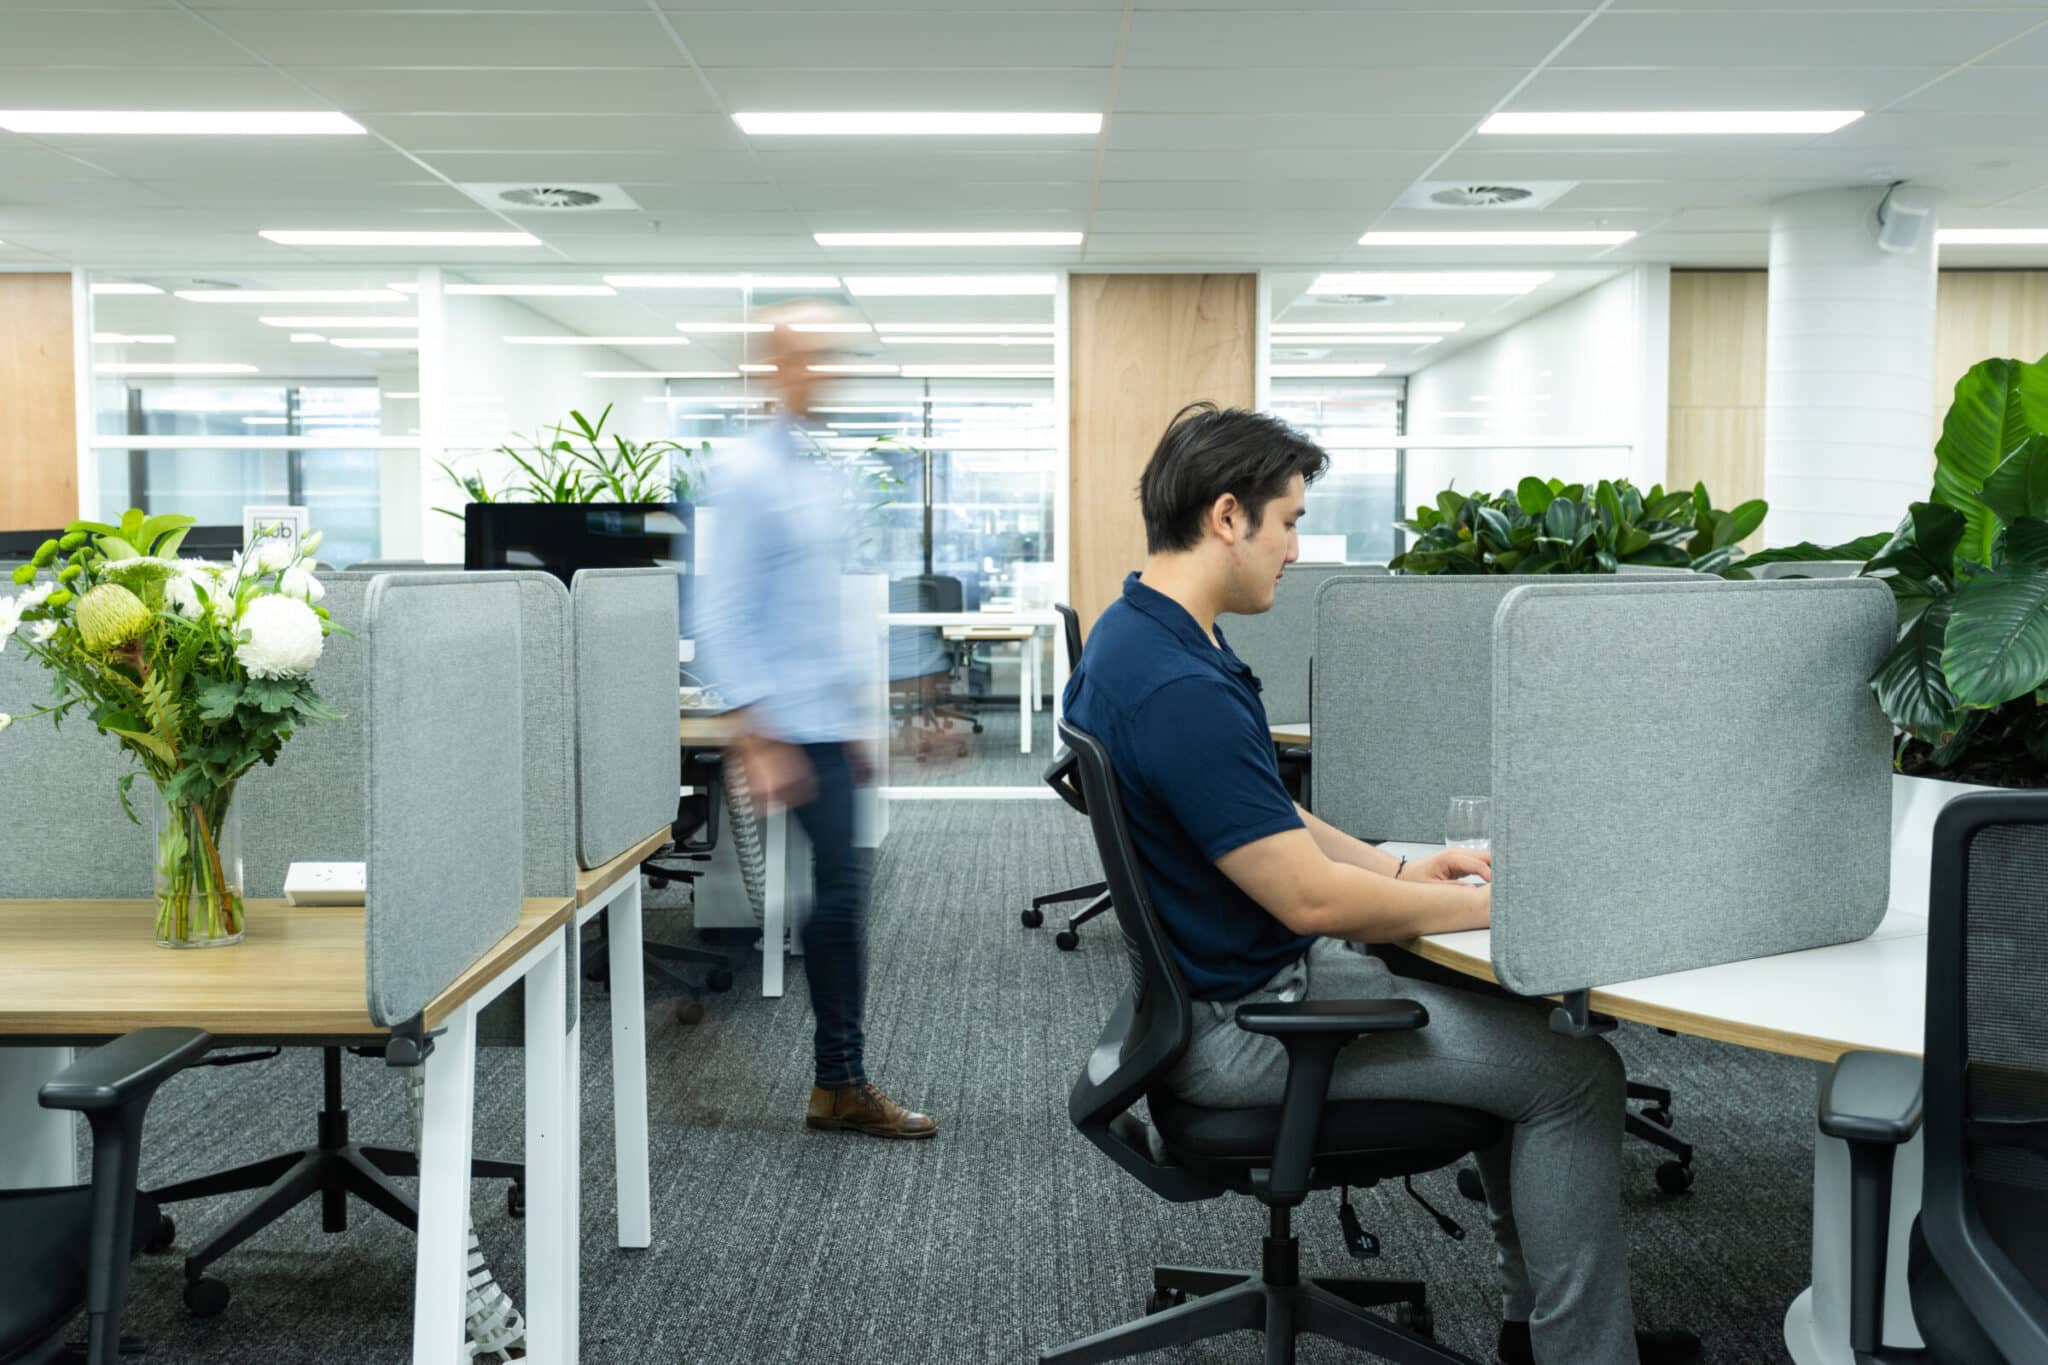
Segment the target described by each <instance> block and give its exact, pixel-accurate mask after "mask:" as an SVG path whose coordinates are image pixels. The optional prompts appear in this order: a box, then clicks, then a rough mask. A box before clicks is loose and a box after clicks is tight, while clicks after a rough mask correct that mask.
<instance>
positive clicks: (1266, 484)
mask: <svg viewBox="0 0 2048 1365" xmlns="http://www.w3.org/2000/svg"><path fill="white" fill-rule="evenodd" d="M1328 463H1329V460H1328V457H1327V456H1326V455H1325V454H1324V453H1323V451H1322V450H1321V448H1319V447H1318V446H1317V445H1315V443H1314V442H1312V441H1310V440H1308V439H1307V438H1306V437H1304V436H1302V435H1301V434H1300V433H1298V432H1296V431H1295V430H1293V429H1292V428H1291V427H1289V426H1287V424H1286V423H1284V422H1281V421H1279V420H1278V419H1277V418H1273V417H1268V416H1265V415H1264V414H1261V413H1253V412H1244V411H1239V410H1225V411H1218V410H1217V409H1216V408H1215V406H1214V405H1213V404H1208V403H1198V404H1193V405H1191V406H1189V407H1188V408H1185V409H1183V410H1182V412H1181V413H1180V415H1179V416H1178V417H1176V418H1175V419H1174V421H1173V424H1172V425H1171V426H1170V427H1169V428H1168V429H1167V432H1166V434H1165V436H1164V437H1162V438H1161V439H1160V442H1159V446H1158V449H1157V450H1155V451H1154V452H1153V455H1152V459H1151V462H1150V463H1149V464H1147V465H1146V467H1145V473H1144V476H1143V478H1142V479H1141V480H1140V482H1139V485H1138V499H1139V502H1140V504H1141V507H1142V510H1143V513H1144V518H1145V541H1146V549H1147V552H1148V557H1147V559H1146V561H1145V568H1144V571H1143V572H1142V573H1134V574H1132V575H1130V577H1129V578H1127V579H1125V580H1124V591H1123V596H1122V598H1121V599H1119V600H1118V601H1116V602H1113V603H1111V604H1110V606H1109V607H1108V609H1107V610H1105V611H1104V612H1103V613H1102V616H1101V618H1100V619H1099V620H1098V621H1096V623H1095V628H1094V630H1093V631H1092V632H1091V633H1090V634H1089V636H1088V645H1087V649H1086V651H1085V652H1084V653H1083V655H1082V657H1081V661H1080V664H1079V666H1078V667H1077V668H1076V669H1075V672H1074V676H1073V678H1072V680H1071V681H1070V682H1069V683H1068V685H1067V692H1066V715H1067V718H1068V719H1069V720H1070V721H1072V722H1073V723H1074V724H1075V725H1077V726H1079V727H1080V728H1081V729H1082V730H1085V731H1087V732H1088V733H1090V734H1092V735H1094V736H1095V737H1096V738H1097V739H1099V740H1100V741H1101V742H1102V744H1103V745H1104V747H1105V748H1107V749H1108V751H1109V756H1110V761H1111V763H1112V764H1113V765H1114V767H1115V769H1116V774H1117V779H1118V786H1119V788H1120V791H1121V795H1122V798H1123V807H1124V815H1125V818H1126V820H1127V822H1128V824H1129V826H1130V834H1131V843H1132V845H1133V847H1134V848H1135V849H1136V851H1137V854H1138V861H1139V864H1140V867H1141V870H1142V873H1143V875H1144V877H1145V879H1146V885H1147V887H1148V888H1149V889H1150V891H1151V893H1152V901H1153V904H1154V906H1155V907H1156V908H1157V910H1158V912H1159V917H1160V919H1161V920H1162V921H1163V922H1164V925H1165V929H1166V938H1167V942H1168V944H1169V946H1170V947H1171V949H1172V952H1173V955H1174V959H1175V960H1176V962H1178V964H1179V966H1180V969H1181V972H1182V974H1183V975H1184V976H1185V977H1186V979H1187V984H1188V988H1189V990H1190V992H1191V993H1192V994H1193V996H1194V997H1195V1002H1196V1003H1195V1013H1194V1032H1193V1037H1192V1039H1191V1041H1190V1043H1189V1045H1188V1050H1187V1053H1186V1055H1185V1056H1184V1057H1183V1058H1182V1060H1181V1062H1180V1065H1179V1067H1178V1069H1177V1070H1176V1072H1175V1074H1174V1077H1173V1079H1172V1085H1173V1087H1174V1089H1175V1090H1176V1091H1177V1092H1179V1093H1180V1094H1181V1095H1182V1096H1184V1097H1185V1098H1187V1099H1189V1100H1191V1101H1194V1102H1196V1103H1199V1104H1204V1105H1212V1106H1216V1107H1220V1108H1228V1107H1239V1106H1248V1105H1270V1104H1278V1103H1279V1102H1280V1095H1281V1090H1282V1087H1283V1085H1284V1083H1285V1081H1286V1075H1287V1057H1286V1053H1285V1051H1284V1050H1283V1049H1282V1048H1281V1046H1280V1044H1279V1043H1278V1042H1277V1041H1276V1040H1275V1039H1272V1038H1270V1037H1264V1036H1261V1035H1258V1034H1253V1033H1247V1032H1245V1031H1244V1030H1242V1029H1239V1028H1237V1027H1236V1024H1235V1020H1234V1017H1233V1016H1234V1012H1235V1010H1236V1008H1237V1006H1238V1005H1240V1004H1243V1003H1245V1002H1247V1001H1267V1000H1298V999H1304V998H1307V999H1325V1000H1337V999H1374V998H1385V997H1389V996H1401V997H1405V998H1408V999H1412V1000H1418V1001H1420V1002H1421V1003H1422V1004H1423V1005H1424V1006H1425V1007H1426V1008H1427V1009H1428V1011H1429V1025H1428V1027H1426V1028H1423V1029H1421V1030H1418V1031H1416V1032H1413V1033H1393V1034H1382V1035H1376V1036H1374V1037H1373V1038H1372V1039H1370V1040H1369V1041H1365V1042H1362V1043H1359V1044H1354V1045H1353V1046H1351V1047H1348V1048H1346V1049H1345V1050H1344V1051H1343V1052H1342V1053H1341V1054H1340V1055H1339V1056H1338V1058H1337V1066H1336V1071H1335V1074H1334V1075H1333V1076H1332V1078H1331V1081H1330V1098H1331V1099H1333V1100H1357V1099H1398V1100H1431V1101H1438V1102H1442V1103H1447V1104H1458V1105H1464V1106H1468V1107H1470V1108H1474V1109H1481V1110H1485V1111H1486V1112H1488V1113H1491V1114H1497V1115H1499V1116H1500V1117H1502V1118H1504V1119H1507V1120H1509V1121H1510V1122H1511V1124H1512V1126H1511V1127H1510V1129H1509V1132H1508V1136H1507V1137H1506V1138H1504V1139H1502V1141H1501V1142H1500V1143H1499V1145H1498V1146H1496V1147H1495V1148H1493V1149H1491V1150H1489V1151H1485V1152H1479V1153H1475V1154H1474V1156H1475V1159H1476V1160H1477V1162H1478V1165H1479V1170H1480V1174H1481V1176H1482V1177H1483V1178H1484V1179H1485V1182H1486V1193H1487V1209H1488V1213H1489V1216H1490V1220H1491V1223H1492V1226H1493V1232H1494V1239H1495V1241H1496V1243H1497V1244H1498V1247H1499V1257H1498V1263H1499V1267H1500V1275H1501V1281H1502V1288H1503V1304H1502V1307H1503V1314H1502V1316H1503V1318H1504V1322H1503V1325H1502V1327H1501V1334H1500V1343H1499V1357H1500V1360H1501V1362H1502V1365H1534V1362H1542V1365H1636V1362H1638V1361H1640V1362H1642V1365H1676V1363H1677V1362H1683V1361H1690V1360H1695V1359H1697V1358H1698V1355H1699V1341H1698V1339H1697V1338H1695V1337H1693V1336H1692V1335H1690V1334H1689V1333H1684V1332H1642V1333H1638V1332H1636V1331H1635V1330H1634V1320H1633V1315H1632V1312H1631V1309H1630V1304H1629V1287H1628V1257H1627V1252H1626V1248H1625V1246H1624V1243H1623V1241H1622V1236H1621V1225H1620V1182H1619V1173H1618V1170H1619V1165H1620V1148H1621V1136H1622V1115H1623V1099H1624V1092H1625V1087H1626V1082H1625V1080H1624V1077H1623V1074H1622V1067H1621V1060H1620V1058H1619V1057H1618V1056H1616V1054H1615V1052H1614V1050H1613V1049H1612V1048H1611V1047H1609V1046H1608V1045H1607V1043H1606V1042H1605V1041H1603V1040H1601V1039H1598V1038H1566V1037H1563V1036H1561V1035H1559V1034H1555V1033H1553V1032H1551V1031H1550V1027H1549V1024H1548V1022H1547V1020H1546V1018H1545V1016H1544V1014H1543V1013H1542V1011H1540V1010H1538V1009H1535V1008H1531V1007H1528V1006H1525V1005H1523V1004H1521V1003H1519V1002H1515V1001H1510V1000H1506V999H1500V998H1496V997H1492V996H1486V995H1481V994H1478V993H1476V992H1470V991H1463V990H1458V989H1455V988H1451V987H1445V986H1438V985H1433V984H1430V983H1426V982H1421V981H1416V980H1413V979H1410V978H1396V977H1395V976H1394V975H1393V973H1392V972H1391V971H1389V970H1388V968H1387V967H1386V965H1385V964H1384V963H1382V962H1381V961H1380V960H1379V959H1378V958H1375V957H1372V956H1369V955H1367V954H1365V953H1363V952H1359V951H1354V950H1353V949H1351V948H1350V947H1349V946H1347V942H1346V941H1349V942H1350V943H1388V942H1397V941H1400V940H1403V939H1407V938H1411V937H1414V936H1415V935H1418V934H1431V933H1441V932H1445V931H1448V930H1453V929H1479V928H1484V927H1485V926H1486V924H1487V922H1488V913H1489V906H1490V897H1491V888H1490V887H1488V886H1485V885H1479V886H1472V885H1467V884H1465V883H1464V882H1462V881H1461V880H1460V878H1462V877H1465V876H1469V875H1477V876H1479V877H1482V878H1484V877H1487V876H1489V875H1490V872H1491V866H1490V859H1489V855H1487V854H1485V853H1479V852H1474V851H1471V850H1466V849H1446V850H1444V851H1443V852H1441V853H1438V854H1435V855H1433V856H1431V857H1429V858H1426V859H1422V860H1419V861H1404V860H1401V859H1397V858H1394V857H1392V856H1390V855H1388V854H1385V853H1382V852H1380V851H1379V850H1378V849H1376V848H1373V847H1371V846H1370V845H1368V844H1365V843H1362V842H1360V841H1359V840H1357V839H1354V838H1352V837H1351V836H1349V835H1347V834H1344V833H1343V832H1342V831H1340V830H1337V829H1335V828H1334V827H1332V826H1330V825H1328V824H1326V823H1324V822H1323V821H1321V820H1318V819H1317V818H1316V817H1315V816H1313V815H1311V814H1309V813H1308V812H1307V811H1305V810H1303V809H1301V808H1300V807H1299V806H1297V805H1295V804H1294V802H1293V800H1292V799H1290V798H1289V796H1288V795H1287V790H1286V788H1285V786H1283V785H1282V783H1281V780H1280V771H1279V767H1278V764H1277V763H1276V762H1275V759H1274V752H1273V742H1272V737H1271V734H1270V733H1269V731H1268V729H1267V721H1266V711H1265V707H1264V705H1263V704H1262V703H1261V702H1260V700H1259V680H1258V679H1257V678H1255V677H1253V676H1252V672H1251V670H1250V669H1249V668H1247V667H1246V666H1245V664H1244V662H1243V660H1241V659H1239V658H1238V657H1237V656H1236V655H1235V654H1233V653H1231V651H1230V646H1229V644H1228V642H1227V641H1226V640H1225V639H1224V636H1223V632H1222V630H1220V629H1219V628H1218V627H1217V624H1216V618H1217V617H1219V616H1222V615H1226V614H1230V613H1236V614H1238V615H1251V614H1254V613H1257V612H1262V611H1266V610H1267V609H1269V608H1270V607H1271V606H1272V605H1273V590H1274V586H1275V585H1276V584H1277V583H1278V582H1279V581H1280V576H1281V574H1282V573H1283V572H1284V571H1285V570H1286V567H1287V566H1288V565H1289V564H1291V563H1293V562H1294V559H1295V557H1296V554H1297V543H1296V539H1295V523H1296V522H1297V521H1299V520H1300V518H1301V515H1302V512H1303V499H1304V495H1305V492H1306V488H1307V485H1308V483H1309V481H1311V480H1313V479H1315V478H1316V477H1317V476H1318V475H1320V474H1321V473H1322V472H1323V471H1324V469H1325V468H1326V467H1327V466H1328Z"/></svg>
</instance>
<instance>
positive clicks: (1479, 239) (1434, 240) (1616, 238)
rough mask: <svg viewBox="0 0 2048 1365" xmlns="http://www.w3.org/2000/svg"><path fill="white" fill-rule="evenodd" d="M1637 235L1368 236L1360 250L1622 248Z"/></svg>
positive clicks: (1575, 232) (1361, 241)
mask: <svg viewBox="0 0 2048 1365" xmlns="http://www.w3.org/2000/svg"><path fill="white" fill-rule="evenodd" d="M1634 236H1635V234H1634V233H1633V232H1599V231H1578V230H1557V231H1550V230H1545V231H1526V230H1514V231H1495V232H1368V233H1366V234H1365V235H1364V236H1363V237H1360V238H1359V239H1358V244H1359V245H1360V246H1618V245H1620V244H1621V243H1622V242H1626V241H1628V240H1629V239H1630V238H1632V237H1634Z"/></svg>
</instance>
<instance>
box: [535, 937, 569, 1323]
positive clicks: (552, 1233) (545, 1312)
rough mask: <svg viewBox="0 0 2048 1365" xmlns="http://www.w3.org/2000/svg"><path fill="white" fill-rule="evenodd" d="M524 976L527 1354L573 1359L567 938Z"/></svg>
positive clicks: (556, 938) (558, 939) (557, 941)
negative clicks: (569, 1199)
mask: <svg viewBox="0 0 2048 1365" xmlns="http://www.w3.org/2000/svg"><path fill="white" fill-rule="evenodd" d="M575 932H576V928H575V925H574V923H573V922H572V923H571V924H570V925H569V926H567V928H565V929H564V931H563V932H562V933H561V934H557V935H556V936H555V947H554V949H553V951H551V952H549V953H548V954H547V955H546V956H545V957H543V958H542V959H541V960H540V961H539V962H536V963H535V964H534V965H533V968H532V970H530V971H529V972H527V974H526V1190H527V1201H526V1353H527V1355H528V1356H530V1357H532V1358H533V1359H535V1360H537V1361H539V1360H556V1361H561V1360H568V1359H570V1358H571V1354H570V1346H569V1343H570V1342H572V1341H574V1340H575V1339H576V1337H577V1324H576V1321H575V1319H573V1318H572V1317H570V1315H569V1314H570V1308H569V1305H570V1302H571V1294H570V1286H571V1285H572V1284H573V1283H574V1282H575V1280H576V1261H577V1255H576V1253H577V1249H578V1243H579V1240H580V1239H579V1238H578V1237H577V1235H576V1234H577V1227H576V1225H575V1224H574V1223H572V1222H570V1221H569V1220H568V1218H567V1217H566V1216H565V1215H566V1214H567V1208H566V1207H565V1206H566V1204H567V1203H568V1194H569V1185H568V1179H569V1165H570V1163H571V1162H573V1161H575V1160H576V1159H577V1143H576V1134H575V1133H574V1132H573V1131H571V1130H570V1129H569V1127H568V1120H569V1117H570V1114H569V1110H568V1106H567V1105H566V1104H564V1103H563V1102H562V1100H563V1096H564V1090H565V1087H566V1085H567V1083H568V1079H569V1076H568V1072H569V1047H568V1042H569V1021H568V1019H567V1018H566V1013H567V1010H568V994H569V979H568V959H569V953H568V946H567V945H568V938H567V935H569V934H573V933H575Z"/></svg>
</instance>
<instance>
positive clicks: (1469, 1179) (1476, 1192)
mask: <svg viewBox="0 0 2048 1365" xmlns="http://www.w3.org/2000/svg"><path fill="white" fill-rule="evenodd" d="M1458 1193H1459V1194H1462V1195H1464V1196H1465V1197H1466V1198H1467V1199H1469V1200H1471V1201H1472V1202H1473V1203H1475V1204H1484V1203H1485V1202H1486V1182H1485V1181H1483V1180H1481V1179H1480V1178H1479V1168H1478V1167H1477V1166H1460V1167H1459V1168H1458Z"/></svg>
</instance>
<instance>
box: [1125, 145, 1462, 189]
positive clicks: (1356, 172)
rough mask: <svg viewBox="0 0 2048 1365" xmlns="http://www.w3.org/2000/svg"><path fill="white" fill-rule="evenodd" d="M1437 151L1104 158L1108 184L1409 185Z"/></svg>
mask: <svg viewBox="0 0 2048 1365" xmlns="http://www.w3.org/2000/svg"><path fill="white" fill-rule="evenodd" d="M1436 155H1437V154H1436V153H1435V152H1433V151H1427V150H1421V151H1381V150H1360V149H1358V148H1355V147H1333V148H1327V149H1316V150H1312V151H1310V150H1290V149H1287V148H1259V149H1256V150H1251V149H1245V148H1231V149H1218V150H1209V149H1199V148H1138V149H1129V150H1126V149H1120V148H1116V147H1112V148H1110V149H1109V151H1108V152H1106V153H1105V154H1104V155H1103V158H1102V178H1103V181H1104V183H1105V184H1107V183H1108V182H1110V181H1117V180H1134V181H1135V180H1182V181H1190V182H1192V181H1202V180H1216V179H1228V180H1231V181H1235V182H1238V183H1242V184H1248V185H1268V184H1273V183H1284V182H1290V181H1303V180H1339V181H1351V180H1363V181H1373V182H1379V181H1390V180H1394V181H1399V182H1400V183H1401V184H1402V185H1404V186H1405V185H1406V184H1408V182H1410V181H1412V180H1414V179H1415V177H1417V176H1418V175H1420V174H1422V172H1423V171H1424V170H1425V169H1427V168H1428V166H1429V164H1430V163H1431V162H1432V161H1434V160H1435V159H1436Z"/></svg>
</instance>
